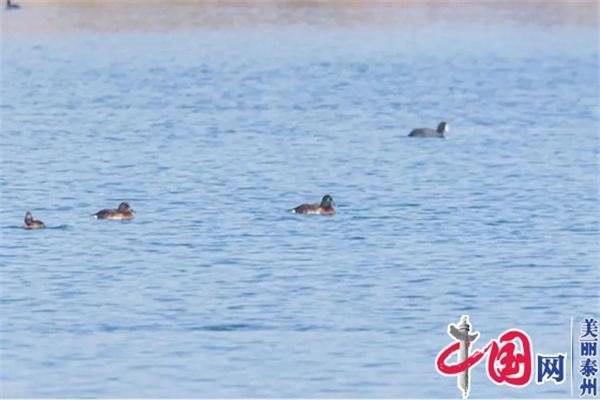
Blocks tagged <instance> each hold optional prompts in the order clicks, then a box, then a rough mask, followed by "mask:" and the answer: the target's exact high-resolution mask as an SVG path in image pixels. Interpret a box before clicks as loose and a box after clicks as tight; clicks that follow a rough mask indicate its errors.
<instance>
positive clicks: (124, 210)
mask: <svg viewBox="0 0 600 400" xmlns="http://www.w3.org/2000/svg"><path fill="white" fill-rule="evenodd" d="M92 215H93V216H95V217H96V218H97V219H133V218H134V217H135V211H133V210H132V209H131V207H129V203H126V202H122V203H121V204H119V207H118V208H117V209H114V208H105V209H104V210H100V211H98V212H97V213H96V214H92Z"/></svg>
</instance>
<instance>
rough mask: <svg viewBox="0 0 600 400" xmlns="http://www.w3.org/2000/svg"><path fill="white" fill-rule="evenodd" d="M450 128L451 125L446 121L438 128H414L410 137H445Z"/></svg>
mask: <svg viewBox="0 0 600 400" xmlns="http://www.w3.org/2000/svg"><path fill="white" fill-rule="evenodd" d="M449 130H450V126H449V125H448V124H447V123H446V122H440V123H439V125H438V127H437V129H436V130H433V129H429V128H417V129H413V130H412V131H411V132H410V133H409V134H408V136H409V137H424V138H442V139H443V138H444V137H445V136H444V134H445V133H447V132H448V131H449Z"/></svg>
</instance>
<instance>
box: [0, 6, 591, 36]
mask: <svg viewBox="0 0 600 400" xmlns="http://www.w3.org/2000/svg"><path fill="white" fill-rule="evenodd" d="M1 1H2V2H3V3H2V4H3V5H4V0H1ZM13 2H14V3H16V4H18V5H20V6H21V8H20V9H18V10H15V11H14V12H13V11H8V12H5V11H6V10H2V12H0V19H1V20H2V33H3V36H6V34H25V35H27V34H62V33H76V32H106V33H111V32H165V31H176V30H188V31H189V30H191V31H196V30H200V31H201V30H214V29H260V28H264V27H268V26H296V25H302V26H312V27H318V28H319V29H327V27H332V26H340V27H344V28H353V29H354V28H356V29H390V30H411V29H420V28H419V26H420V24H441V25H440V28H441V29H452V28H453V27H454V26H455V25H456V24H481V26H482V29H485V28H486V27H488V26H492V25H495V24H496V23H498V22H500V21H511V22H513V23H516V24H525V25H531V24H532V25H538V26H545V27H547V28H548V29H552V28H553V27H555V26H557V25H569V26H573V27H574V28H577V27H582V26H588V27H590V26H591V27H599V26H600V22H599V17H598V14H599V7H600V6H599V3H598V2H597V0H585V1H562V2H555V1H552V2H548V1H546V2H544V1H522V2H518V1H490V2H488V1H473V0H470V1H451V0H424V1H419V0H395V1H375V0H372V1H369V0H343V1H333V0H288V1H283V0H260V1H259V0H220V1H218V0H13Z"/></svg>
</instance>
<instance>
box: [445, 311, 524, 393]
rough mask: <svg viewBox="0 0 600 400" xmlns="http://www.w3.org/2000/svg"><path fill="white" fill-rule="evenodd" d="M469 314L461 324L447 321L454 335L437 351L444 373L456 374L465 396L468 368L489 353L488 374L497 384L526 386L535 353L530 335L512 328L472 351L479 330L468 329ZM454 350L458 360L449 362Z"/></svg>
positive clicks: (449, 329)
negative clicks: (452, 340) (447, 343)
mask: <svg viewBox="0 0 600 400" xmlns="http://www.w3.org/2000/svg"><path fill="white" fill-rule="evenodd" d="M469 331H470V325H469V322H468V316H463V318H462V319H461V322H460V323H459V324H458V325H454V324H450V325H448V334H449V335H450V337H452V338H453V339H455V340H456V341H455V342H454V343H451V344H449V345H448V346H447V347H445V348H444V349H443V350H442V351H440V353H439V354H438V356H437V358H436V360H435V365H436V369H437V370H438V372H439V373H441V374H443V375H457V378H458V387H459V389H460V390H461V391H462V392H463V397H464V398H466V397H467V396H468V395H469V386H470V379H469V369H470V368H473V367H474V366H476V365H477V364H478V363H479V362H481V360H483V359H484V358H485V356H486V355H487V357H488V359H487V374H488V377H489V378H490V379H491V380H492V382H494V383H495V384H497V385H503V384H506V385H511V386H516V387H520V386H525V385H527V384H528V383H529V381H530V380H531V376H532V365H533V353H532V349H531V339H530V338H529V336H528V335H527V334H526V333H525V332H523V331H521V330H519V329H510V330H507V331H505V332H504V333H502V334H501V335H500V336H498V338H497V339H492V340H490V341H489V343H488V344H487V345H486V346H485V347H483V348H482V349H476V350H474V351H473V352H471V353H469V350H470V347H471V343H472V342H475V341H476V340H477V338H478V336H479V333H477V332H474V333H472V334H471V333H469ZM455 353H457V355H458V362H456V363H453V364H450V363H448V358H450V357H451V356H453V355H454V354H455Z"/></svg>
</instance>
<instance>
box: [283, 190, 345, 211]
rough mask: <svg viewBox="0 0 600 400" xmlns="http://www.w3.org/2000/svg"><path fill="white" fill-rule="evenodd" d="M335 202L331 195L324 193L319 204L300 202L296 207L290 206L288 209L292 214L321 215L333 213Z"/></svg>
mask: <svg viewBox="0 0 600 400" xmlns="http://www.w3.org/2000/svg"><path fill="white" fill-rule="evenodd" d="M334 205H335V202H334V201H333V197H331V196H330V195H328V194H326V195H325V196H323V198H322V199H321V203H320V204H301V205H299V206H298V207H296V208H292V209H291V210H290V211H291V212H293V213H294V214H321V215H333V214H335V208H333V206H334Z"/></svg>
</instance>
